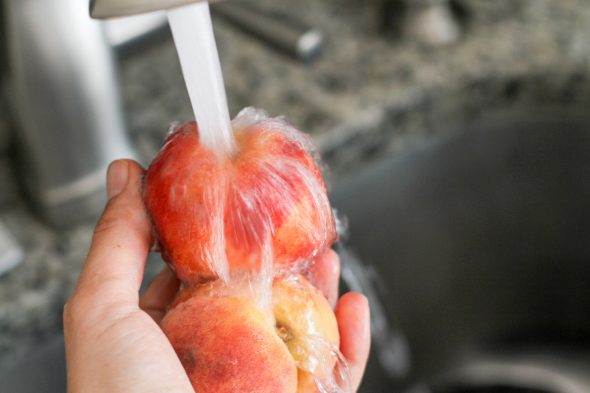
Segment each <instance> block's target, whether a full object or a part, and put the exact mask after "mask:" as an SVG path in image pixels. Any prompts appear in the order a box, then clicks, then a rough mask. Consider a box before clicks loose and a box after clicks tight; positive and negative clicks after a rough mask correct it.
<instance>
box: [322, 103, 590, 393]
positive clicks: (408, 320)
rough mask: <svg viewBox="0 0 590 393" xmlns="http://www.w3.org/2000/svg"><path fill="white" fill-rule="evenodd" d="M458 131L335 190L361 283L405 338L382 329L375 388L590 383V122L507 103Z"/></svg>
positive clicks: (372, 377)
mask: <svg viewBox="0 0 590 393" xmlns="http://www.w3.org/2000/svg"><path fill="white" fill-rule="evenodd" d="M445 135H446V136H444V137H440V138H431V139H429V140H428V141H427V142H425V143H422V144H419V146H416V147H415V148H413V149H411V151H406V152H405V153H404V154H401V155H398V156H396V157H395V158H392V159H385V160H381V161H379V162H377V163H375V164H373V165H372V166H369V167H368V168H367V169H366V170H364V171H362V172H360V173H358V174H356V175H355V176H353V177H352V178H348V179H344V181H342V182H341V184H338V185H337V186H336V187H335V189H334V192H333V203H334V205H335V207H336V208H337V209H338V210H339V211H340V212H341V213H342V214H343V215H344V216H346V217H347V218H348V221H349V223H350V228H349V236H348V241H347V244H348V248H350V249H351V250H352V251H353V252H354V253H355V254H356V255H357V257H358V258H353V259H352V260H351V263H352V265H351V266H350V267H349V269H350V270H351V271H352V272H356V276H357V278H356V279H353V280H352V285H351V286H352V287H355V286H358V285H360V286H361V287H362V286H363V285H364V287H365V288H368V290H369V292H374V293H375V296H374V299H373V302H374V305H375V309H376V311H377V312H379V311H381V310H382V311H383V315H381V316H379V317H381V319H383V318H386V319H387V321H388V323H389V330H390V332H391V333H390V334H391V335H392V336H400V335H401V338H402V339H401V340H400V339H399V337H398V339H397V342H398V348H396V347H395V345H394V346H393V347H391V346H388V340H389V339H388V338H387V334H388V333H387V332H385V334H383V332H381V337H377V340H376V344H375V345H374V348H373V351H372V354H373V356H372V360H371V366H370V368H369V371H368V374H367V378H366V379H365V383H364V388H363V390H362V391H363V392H366V393H377V392H391V391H395V389H396V388H402V387H404V386H414V388H416V387H415V386H422V389H426V391H428V390H433V391H445V392H449V391H462V392H468V391H473V392H476V391H486V390H485V389H490V388H492V390H487V391H495V392H508V391H515V392H523V393H524V392H530V391H535V389H537V391H546V392H566V391H570V392H574V391H580V392H584V391H590V381H589V380H588V379H587V378H588V377H586V375H590V357H589V356H588V355H589V354H590V345H589V344H590V313H589V312H588V310H590V285H589V283H590V118H588V117H583V116H579V115H576V114H574V113H567V112H563V111H558V112H553V113H551V112H549V113H537V112H532V111H531V112H516V113H510V112H504V113H499V114H496V115H490V116H486V117H485V118H483V119H480V120H479V121H478V122H476V123H472V124H469V125H465V126H463V127H460V128H458V129H455V130H450V131H449V132H447V133H445ZM357 260H361V261H363V263H364V265H359V264H358V262H357ZM367 271H369V272H372V273H371V274H370V277H368V278H367V275H366V274H364V273H363V272H367ZM359 276H360V279H359V278H358V277H359ZM363 276H364V277H363ZM381 330H383V329H382V328H381ZM400 346H401V347H402V348H400ZM404 346H407V350H406V349H405V348H403V347H404ZM387 351H390V352H391V355H392V356H398V357H402V358H403V357H405V359H398V364H399V363H400V362H401V363H402V364H403V363H404V362H405V363H407V364H406V365H405V368H402V369H400V368H399V367H398V369H395V368H391V367H389V369H388V367H384V366H383V364H380V362H379V360H378V358H379V357H382V358H383V357H384V356H385V358H386V357H387V353H384V352H387ZM396 353H397V354H396ZM539 358H542V359H550V360H551V362H553V363H557V364H561V365H564V364H569V363H568V361H569V362H570V363H573V364H575V367H573V366H572V367H569V368H568V367H565V369H564V370H561V371H555V370H554V369H552V368H551V366H548V365H547V364H546V363H543V362H540V363H543V365H539V364H540V363H539V361H538V359H539ZM492 359H493V360H492ZM560 360H562V361H560ZM490 362H491V363H494V362H496V363H495V364H496V366H498V364H499V365H500V366H502V367H499V368H498V367H496V368H493V367H492V366H491V363H490ZM551 362H549V363H551ZM521 366H522V367H525V368H524V370H528V371H530V369H534V370H537V371H539V370H541V371H539V373H540V374H539V376H538V377H537V378H536V379H534V380H535V381H536V382H535V383H534V384H533V385H535V386H531V384H532V383H531V381H530V380H531V375H529V373H528V371H524V372H523V371H522V370H523V368H522V367H521ZM527 366H528V367H529V368H526V367H527ZM478 367H479V368H478ZM519 367H520V368H519ZM500 369H501V370H500ZM386 370H388V371H389V373H387V372H386ZM482 370H483V371H482ZM498 370H500V371H498ZM519 370H520V371H519ZM534 375H536V374H534ZM542 377H545V379H543V378H542ZM584 378H586V379H584ZM539 381H546V384H545V385H544V386H536V385H537V384H538V382H539ZM547 381H552V382H551V383H550V382H547ZM556 381H557V382H559V381H561V382H559V383H557V382H556ZM553 382H556V383H555V384H554V383H553ZM416 384H417V385H416ZM453 386H454V387H453ZM572 386H574V387H576V386H578V387H580V389H581V390H575V389H573V388H572ZM451 387H453V388H451ZM494 387H495V390H494V389H493V388H494ZM453 389H456V390H453ZM461 389H463V390H461ZM465 389H467V390H465ZM469 389H472V390H469ZM502 389H508V390H502ZM510 389H516V390H510ZM568 389H569V390H568Z"/></svg>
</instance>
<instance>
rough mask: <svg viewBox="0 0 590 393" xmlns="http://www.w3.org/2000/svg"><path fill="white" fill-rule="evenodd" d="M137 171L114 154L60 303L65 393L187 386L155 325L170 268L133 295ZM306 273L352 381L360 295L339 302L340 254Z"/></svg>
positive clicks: (142, 234) (145, 241)
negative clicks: (72, 285)
mask: <svg viewBox="0 0 590 393" xmlns="http://www.w3.org/2000/svg"><path fill="white" fill-rule="evenodd" d="M143 174H144V170H143V169H142V168H141V167H140V166H139V165H138V164H137V163H135V162H133V161H129V160H120V161H116V162H114V163H113V164H112V165H111V167H110V168H109V173H108V178H107V189H108V194H109V202H108V204H107V207H106V209H105V211H104V213H103V215H102V217H101V219H100V220H99V222H98V224H97V226H96V229H95V234H94V238H93V241H92V246H91V248H90V251H89V254H88V257H87V259H86V262H85V265H84V268H83V270H82V273H81V274H80V278H79V280H78V284H77V286H76V289H75V291H74V294H73V295H72V297H71V298H70V300H69V302H68V304H67V305H66V307H65V309H64V333H65V341H66V357H67V364H68V392H69V393H79V392H127V393H150V392H170V393H180V392H193V388H192V386H191V384H190V382H189V380H188V377H187V375H186V373H185V371H184V369H183V367H182V365H181V363H180V360H179V359H178V357H177V356H176V353H175V352H174V349H173V348H172V346H171V345H170V343H169V342H168V339H167V338H166V336H165V335H164V333H163V332H162V330H161V329H160V327H159V323H160V321H161V319H162V317H163V316H164V314H165V311H166V308H167V307H168V305H169V304H170V303H171V302H172V300H173V299H174V297H175V295H176V293H177V291H178V288H179V285H180V283H179V281H178V280H177V279H176V276H175V275H174V273H173V272H172V271H171V270H170V269H169V268H167V267H166V268H164V270H163V271H162V272H161V273H160V274H159V275H158V276H157V277H156V278H155V279H154V281H153V282H152V283H151V285H150V286H149V287H148V288H147V290H146V291H145V292H144V294H143V296H141V298H140V296H139V287H140V285H141V281H142V278H143V272H144V268H145V262H146V258H147V255H148V253H149V249H150V245H151V244H152V242H153V239H152V238H151V227H150V223H149V219H148V217H147V215H146V212H145V208H144V206H143V202H142V199H141V178H142V176H143ZM314 266H315V267H314V269H313V271H312V272H311V274H310V276H311V277H310V279H311V280H312V282H314V284H315V285H316V286H317V287H318V288H319V289H321V290H322V292H323V293H324V294H325V295H326V297H327V298H328V300H329V301H330V303H331V304H332V305H336V306H335V307H336V308H335V313H336V317H337V320H338V325H339V330H340V336H341V352H342V353H343V355H344V357H345V358H346V359H347V360H348V362H349V366H350V375H351V383H352V386H353V387H354V390H356V389H357V388H358V385H359V384H360V381H361V379H362V375H363V372H364V369H365V366H366V362H367V357H368V351H369V341H370V331H369V308H368V303H367V301H366V299H365V298H364V296H362V295H360V294H357V293H348V294H346V295H344V296H343V297H342V298H341V299H340V300H339V301H338V302H336V300H337V296H338V295H337V294H338V275H339V269H340V266H339V260H338V257H337V255H336V254H335V253H334V252H332V251H331V252H329V253H327V254H326V255H324V256H323V257H321V258H319V260H318V262H317V263H316V264H315V265H314Z"/></svg>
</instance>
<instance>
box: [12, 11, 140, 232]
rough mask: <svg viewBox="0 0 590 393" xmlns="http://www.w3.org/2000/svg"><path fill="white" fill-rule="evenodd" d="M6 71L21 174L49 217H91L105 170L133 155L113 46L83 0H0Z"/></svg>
mask: <svg viewBox="0 0 590 393" xmlns="http://www.w3.org/2000/svg"><path fill="white" fill-rule="evenodd" d="M2 6H3V7H4V13H5V24H6V26H5V29H6V40H7V55H8V56H7V57H8V74H7V76H6V83H4V85H6V87H5V88H4V89H3V92H2V93H3V94H5V95H6V97H7V98H8V100H7V101H8V102H9V103H10V107H11V108H10V109H11V110H12V112H13V114H14V118H15V120H16V123H17V132H16V134H17V135H18V138H17V139H18V140H20V142H21V146H22V150H23V153H24V154H20V157H19V159H20V160H21V161H22V164H21V172H20V177H21V179H22V181H23V183H24V185H25V186H26V189H27V190H28V191H29V194H30V197H31V199H32V200H33V202H34V205H35V206H36V207H37V208H38V210H39V212H40V214H41V215H43V216H44V217H45V218H46V219H47V220H48V221H49V222H50V223H51V224H54V225H56V226H68V225H70V224H73V223H75V222H77V221H79V220H80V219H83V218H89V217H95V216H96V215H97V213H98V212H99V211H100V209H101V208H102V207H103V206H104V201H105V199H106V194H105V191H104V184H105V170H106V168H107V165H108V164H109V162H110V161H112V160H113V159H116V158H122V157H129V158H133V157H134V156H135V154H134V150H133V149H132V147H131V144H130V143H129V140H128V137H127V132H126V127H125V122H124V118H123V113H122V105H121V97H120V92H119V82H118V78H117V71H116V67H115V62H114V56H113V53H112V48H111V46H110V45H109V44H108V42H107V40H106V38H105V34H104V26H103V25H102V24H101V23H100V22H97V21H93V20H91V19H90V17H89V16H88V3H86V2H84V1H81V0H52V1H48V0H6V1H4V2H3V4H2Z"/></svg>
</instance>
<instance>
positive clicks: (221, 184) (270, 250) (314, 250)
mask: <svg viewBox="0 0 590 393" xmlns="http://www.w3.org/2000/svg"><path fill="white" fill-rule="evenodd" d="M232 125H233V128H234V132H235V138H236V142H237V146H238V148H237V151H236V152H235V153H234V154H233V155H231V156H224V155H218V154H215V152H211V151H208V150H207V149H206V148H204V147H203V146H201V145H200V144H199V137H198V131H197V129H196V126H195V124H194V123H186V124H180V125H175V126H174V127H173V129H172V130H171V134H170V135H169V137H168V138H167V140H166V144H165V146H164V148H163V149H162V152H160V154H159V155H158V156H157V157H156V158H155V159H154V161H153V162H152V164H151V165H150V168H149V169H148V172H147V174H146V179H145V188H144V200H145V202H146V206H147V208H148V211H149V212H150V215H151V217H152V222H153V225H154V229H155V232H156V237H157V239H158V241H159V243H160V249H161V250H162V253H163V256H164V259H165V260H166V261H167V262H168V263H169V264H170V265H171V266H172V268H173V269H174V270H175V271H176V273H177V275H178V277H179V278H180V279H181V280H182V281H183V283H184V286H185V287H189V289H185V291H184V292H183V294H181V295H180V298H179V299H180V300H177V303H179V302H182V301H183V300H185V299H188V298H189V297H190V296H191V294H190V292H191V291H197V292H199V291H200V292H201V293H202V291H203V288H204V287H206V288H208V289H207V291H208V292H207V296H212V297H223V296H225V297H231V296H236V297H240V298H248V299H250V300H251V301H252V302H253V303H254V304H255V305H256V307H258V308H259V309H261V310H263V311H264V312H266V313H267V315H268V316H269V321H270V322H269V323H273V324H275V326H276V332H277V334H278V335H279V336H281V338H282V339H283V341H284V342H285V344H286V345H287V347H288V348H289V350H290V353H291V355H292V356H293V358H294V360H295V363H296V365H297V367H298V369H299V373H300V376H299V378H300V383H302V382H301V381H304V383H311V384H315V385H316V389H317V390H318V391H319V392H321V393H340V392H348V391H349V387H348V369H347V365H346V362H345V361H344V359H343V358H342V356H341V355H340V353H339V349H338V345H339V343H338V337H337V331H338V329H337V326H335V325H334V324H335V318H334V316H333V312H332V310H331V309H330V308H329V305H328V304H327V301H326V299H325V298H323V295H321V293H320V295H319V297H320V298H321V299H322V301H323V303H322V301H318V296H317V293H319V291H318V290H317V289H316V288H314V287H313V286H312V285H311V284H309V282H307V280H306V279H305V278H304V277H303V276H302V275H301V274H304V273H305V271H306V269H307V267H308V266H309V264H310V263H313V260H314V258H316V257H317V256H318V255H319V254H321V253H323V252H324V251H326V250H327V249H328V248H329V247H330V246H331V245H332V243H333V242H334V240H335V238H336V231H335V220H334V215H333V213H332V209H331V207H330V203H329V200H328V198H327V194H326V189H325V186H324V183H323V180H322V176H321V172H320V170H319V164H318V157H317V155H316V152H315V149H314V146H313V144H312V142H311V139H310V138H309V137H308V136H307V135H305V134H303V133H301V132H300V131H298V130H296V129H295V128H294V127H292V126H291V125H289V124H288V123H287V122H286V121H285V120H284V119H282V118H268V117H267V116H266V114H265V113H264V112H262V111H258V110H255V109H252V108H247V109H244V110H243V111H242V112H241V113H240V114H239V115H238V116H237V117H236V119H234V120H233V122H232ZM186 163H191V165H186ZM213 280H218V281H213ZM211 282H221V283H223V284H215V285H212V284H211ZM191 287H192V288H191ZM193 288H194V289H193ZM326 307H328V309H326ZM293 310H297V312H295V313H293ZM323 313H327V314H330V317H329V318H324V317H323V316H322V315H323ZM322 323H325V324H326V326H324V327H325V329H324V330H322ZM330 324H332V325H334V326H332V325H330ZM328 325H330V326H328ZM292 331H305V332H307V333H305V334H303V335H297V337H296V338H294V336H293V335H292V334H291V332H292ZM331 332H335V335H336V336H335V337H331V335H332V336H333V335H334V334H333V333H331ZM302 373H303V374H306V373H307V377H305V378H304V377H302V376H301V374H302ZM300 391H309V390H300Z"/></svg>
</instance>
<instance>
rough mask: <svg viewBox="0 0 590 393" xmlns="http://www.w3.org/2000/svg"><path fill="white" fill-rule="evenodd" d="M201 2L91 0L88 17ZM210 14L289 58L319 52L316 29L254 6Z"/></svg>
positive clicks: (224, 5) (226, 6)
mask: <svg viewBox="0 0 590 393" xmlns="http://www.w3.org/2000/svg"><path fill="white" fill-rule="evenodd" d="M199 1H204V0H91V1H90V15H91V16H92V17H93V18H97V19H108V18H115V17H120V16H128V15H135V14H142V13H148V12H153V11H161V10H166V9H169V8H174V7H180V6H183V5H188V4H191V3H196V2H199ZM209 2H210V3H215V4H214V6H213V7H211V11H212V13H214V14H216V15H218V16H220V17H222V18H224V19H225V20H227V21H228V22H230V23H232V24H234V25H236V26H237V27H239V28H241V29H242V30H243V31H244V32H246V33H248V34H250V35H252V36H254V37H257V38H258V39H260V40H262V41H263V42H265V43H267V44H269V45H271V46H273V47H275V48H277V49H279V50H280V51H282V52H284V53H287V54H289V55H291V56H292V57H295V58H297V59H299V60H301V61H303V62H310V61H312V60H314V59H315V58H316V56H317V55H318V54H319V53H320V52H321V50H322V48H323V45H324V34H323V33H322V32H321V31H320V30H319V29H317V28H314V27H312V26H309V25H307V24H306V23H304V22H301V21H299V20H296V19H293V18H286V17H285V16H284V15H281V14H280V13H272V14H271V13H267V12H265V11H264V10H262V9H259V8H255V7H254V5H253V4H244V3H239V2H221V1H219V0H213V1H211V0H210V1H209Z"/></svg>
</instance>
